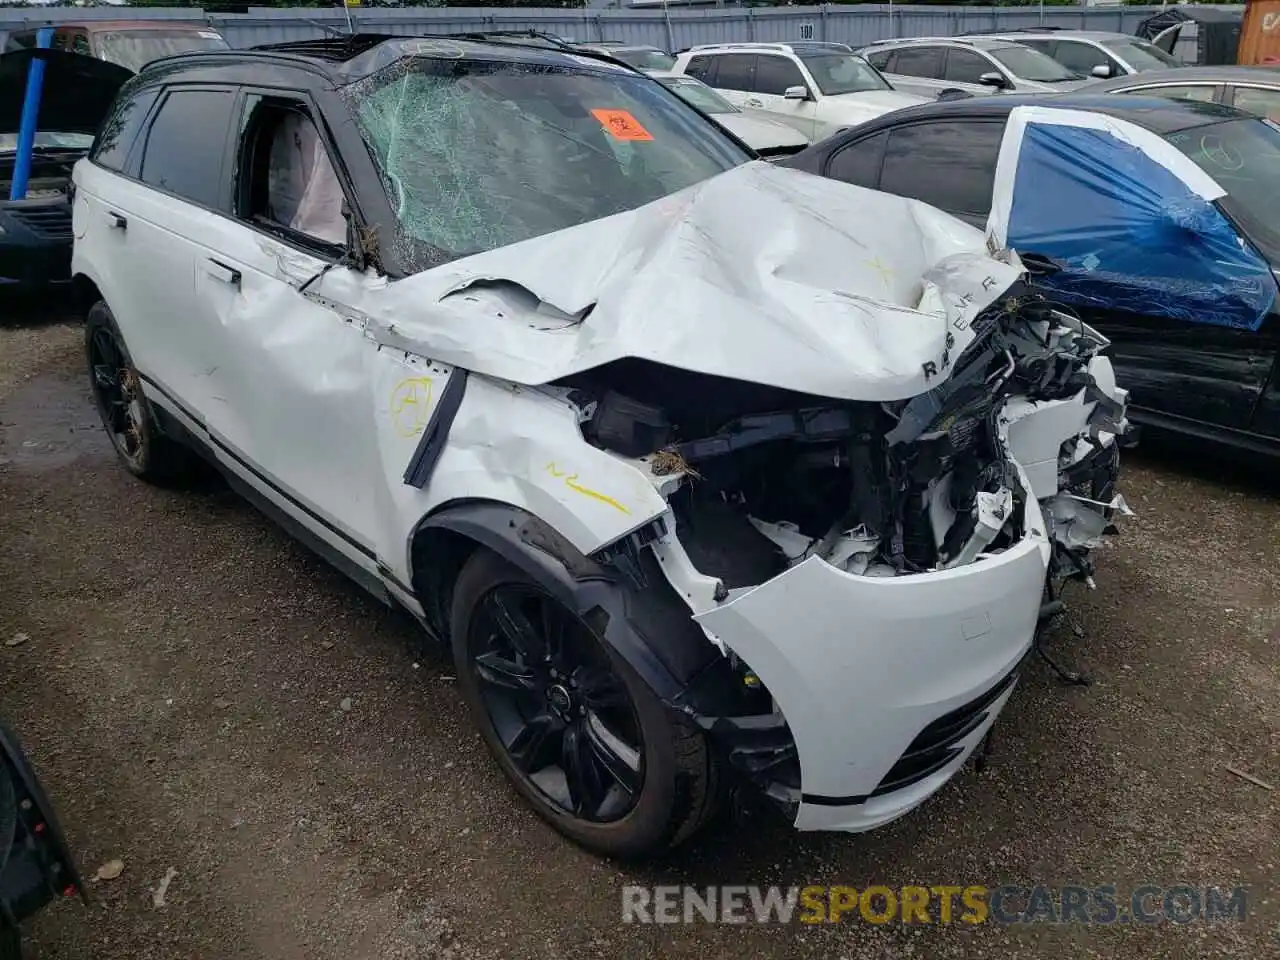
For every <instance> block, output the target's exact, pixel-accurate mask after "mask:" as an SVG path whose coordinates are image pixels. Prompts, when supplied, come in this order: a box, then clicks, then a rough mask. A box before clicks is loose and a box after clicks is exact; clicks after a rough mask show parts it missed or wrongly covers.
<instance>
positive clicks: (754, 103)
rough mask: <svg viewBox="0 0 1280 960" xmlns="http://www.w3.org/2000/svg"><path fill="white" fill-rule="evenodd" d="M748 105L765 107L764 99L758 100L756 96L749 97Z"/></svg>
mask: <svg viewBox="0 0 1280 960" xmlns="http://www.w3.org/2000/svg"><path fill="white" fill-rule="evenodd" d="M747 106H748V107H763V106H764V101H762V100H757V99H756V98H755V97H749V98H748V99H747Z"/></svg>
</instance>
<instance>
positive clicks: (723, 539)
mask: <svg viewBox="0 0 1280 960" xmlns="http://www.w3.org/2000/svg"><path fill="white" fill-rule="evenodd" d="M973 328H974V330H973V332H974V335H975V336H974V339H973V340H972V341H971V342H970V344H969V345H968V347H967V348H966V349H965V350H964V352H963V354H962V355H961V356H959V357H957V358H955V360H954V368H953V369H952V370H951V372H950V376H948V377H947V378H946V379H945V380H943V381H942V382H941V383H940V384H939V385H938V386H937V387H935V388H933V389H932V390H929V391H928V392H926V393H924V394H921V395H919V396H917V397H915V398H912V399H909V400H902V401H894V402H886V403H871V402H840V403H832V402H830V401H824V400H823V399H822V398H818V397H812V396H806V395H803V394H797V393H792V392H788V391H783V390H778V389H774V388H767V387H757V386H753V385H750V384H745V383H741V382H737V381H730V380H714V381H708V378H706V377H705V376H692V375H688V374H683V373H682V372H681V371H678V370H672V369H667V368H661V367H657V366H655V365H651V364H642V363H640V362H635V361H629V362H622V363H618V364H613V365H610V366H609V367H608V368H604V369H602V370H597V371H592V372H591V373H589V374H586V375H582V376H579V377H575V378H573V379H572V381H571V385H572V386H574V387H575V388H577V391H578V392H577V394H576V396H575V399H576V400H577V401H578V403H579V405H580V406H581V407H582V409H583V416H584V418H585V419H584V424H583V432H584V436H586V437H587V439H588V440H589V441H590V442H592V443H594V444H596V445H598V446H600V447H602V448H604V449H608V450H611V451H613V452H616V453H620V454H622V455H624V456H628V457H637V458H644V459H645V460H646V462H647V463H648V464H649V469H650V471H651V472H652V473H653V474H654V475H655V476H657V477H670V478H672V480H681V479H682V480H685V481H687V482H682V483H680V484H679V485H678V487H676V488H674V489H672V492H671V493H670V494H669V495H668V499H669V502H670V503H671V506H672V509H673V512H674V514H675V516H676V519H677V522H678V523H679V525H680V530H681V533H680V539H681V542H682V544H683V545H684V547H685V549H686V551H687V552H688V553H689V556H690V559H691V560H692V561H693V563H694V565H695V566H696V567H697V568H698V570H699V571H701V572H702V573H705V574H708V575H711V576H715V577H718V578H719V579H721V580H722V581H723V582H724V584H725V585H726V587H729V588H735V587H743V586H750V585H753V584H756V583H761V582H763V581H764V580H767V579H769V578H770V577H772V576H775V575H777V574H778V573H780V572H782V571H783V570H785V569H787V568H789V567H792V566H795V565H797V564H799V563H802V562H803V561H805V560H807V559H809V558H810V557H814V556H816V557H820V558H821V559H822V560H824V561H826V562H827V563H829V564H831V565H833V566H835V567H836V568H837V569H840V570H842V571H845V572H847V573H851V574H855V575H861V576H868V577H895V576H901V575H906V574H912V573H919V572H924V571H929V570H939V569H947V568H950V567H955V566H960V565H963V564H967V563H970V562H973V561H974V560H977V559H979V558H981V557H983V556H984V555H989V554H992V553H995V552H999V551H1000V550H1002V549H1004V548H1006V547H1008V546H1010V545H1012V544H1014V543H1017V542H1018V541H1019V540H1021V539H1022V537H1023V536H1024V534H1025V532H1026V531H1025V530H1024V529H1023V527H1022V524H1023V520H1022V518H1023V515H1024V507H1025V503H1026V500H1027V498H1028V497H1029V496H1031V497H1037V495H1038V496H1046V491H1033V490H1029V489H1028V488H1027V484H1026V483H1025V482H1024V479H1023V474H1022V472H1021V471H1020V469H1019V465H1018V464H1016V463H1015V462H1014V460H1013V458H1012V456H1011V453H1010V449H1009V448H1010V444H1009V441H1008V427H1009V424H1010V422H1011V418H1010V417H1009V415H1008V414H1007V413H1006V406H1007V403H1008V401H1010V400H1014V399H1016V401H1017V403H1018V404H1020V405H1021V407H1022V409H1024V410H1026V409H1034V408H1035V406H1036V405H1039V404H1043V403H1045V402H1052V401H1066V400H1071V399H1073V398H1081V399H1082V400H1084V401H1085V402H1088V403H1092V404H1094V409H1093V411H1092V413H1091V414H1090V419H1089V423H1090V429H1089V430H1088V431H1087V432H1086V433H1085V434H1083V435H1073V436H1071V437H1070V439H1069V440H1066V441H1065V442H1063V443H1062V444H1061V448H1060V450H1059V451H1058V464H1057V474H1058V477H1057V480H1058V489H1056V490H1053V491H1048V492H1049V493H1052V494H1053V497H1052V498H1051V499H1049V500H1048V502H1049V504H1050V505H1051V509H1050V511H1049V516H1048V517H1046V522H1048V523H1049V525H1050V526H1051V527H1053V528H1055V529H1054V530H1053V531H1052V532H1054V533H1055V534H1060V535H1056V536H1055V539H1054V560H1053V562H1052V563H1051V567H1050V574H1051V576H1055V575H1056V576H1058V577H1071V576H1075V577H1080V578H1085V577H1088V576H1089V575H1090V574H1091V572H1092V564H1091V561H1090V559H1089V556H1088V554H1089V550H1090V549H1091V548H1092V547H1094V546H1096V545H1097V544H1098V542H1099V537H1100V535H1101V534H1102V533H1103V532H1105V531H1108V530H1110V529H1111V527H1110V515H1111V512H1112V511H1113V510H1114V509H1123V503H1122V501H1121V502H1118V503H1116V502H1109V501H1110V498H1112V496H1113V490H1112V485H1113V484H1114V480H1115V475H1116V472H1117V470H1118V451H1117V445H1116V443H1115V438H1116V436H1117V435H1119V434H1122V433H1123V432H1124V431H1125V429H1127V423H1125V421H1124V409H1123V405H1122V403H1119V402H1117V401H1115V400H1114V399H1112V397H1111V396H1108V395H1107V394H1106V393H1105V392H1104V391H1103V390H1100V389H1099V388H1098V385H1097V384H1096V382H1095V380H1094V377H1093V376H1092V375H1091V374H1090V372H1089V369H1088V368H1089V364H1090V361H1091V360H1092V359H1093V358H1094V357H1095V356H1096V355H1097V354H1098V353H1099V351H1101V350H1102V349H1103V348H1105V347H1106V346H1107V341H1106V340H1105V338H1103V337H1101V336H1099V335H1098V334H1097V333H1095V332H1094V331H1092V330H1091V329H1089V328H1088V327H1087V326H1085V325H1084V324H1083V323H1081V322H1080V320H1079V319H1078V318H1076V317H1075V316H1073V315H1072V314H1071V313H1069V312H1067V311H1065V310H1064V309H1062V308H1060V307H1057V306H1055V305H1054V304H1052V303H1049V302H1047V301H1046V300H1044V299H1043V298H1041V297H1039V296H1035V295H1032V294H1029V293H1026V292H1025V291H1024V290H1023V289H1021V288H1020V286H1019V287H1018V288H1015V289H1012V290H1011V291H1009V292H1008V293H1007V294H1006V295H1005V296H1004V297H1003V298H1001V299H1000V300H998V301H996V302H995V303H993V304H992V305H991V306H990V307H989V308H988V309H987V310H986V311H984V312H983V313H982V314H980V315H979V317H978V318H977V320H976V321H975V323H974V324H973ZM1037 498H1038V497H1037Z"/></svg>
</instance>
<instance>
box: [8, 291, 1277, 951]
mask: <svg viewBox="0 0 1280 960" xmlns="http://www.w3.org/2000/svg"><path fill="white" fill-rule="evenodd" d="M45 313H46V314H47V311H46V312H45ZM15 314H16V316H15ZM0 315H4V316H5V322H4V323H3V324H0V584H2V585H3V586H2V589H0V638H9V637H11V636H12V635H13V634H15V633H25V634H27V635H28V636H29V639H28V640H27V641H26V642H25V643H23V644H21V645H19V646H7V645H6V646H0V665H2V667H0V704H2V706H0V715H2V716H3V719H4V720H5V721H6V722H8V723H9V724H10V725H11V726H12V727H13V728H14V729H16V730H17V731H18V732H19V733H20V735H21V736H22V738H23V740H24V742H25V745H26V747H27V749H28V751H29V753H30V755H31V757H32V759H33V762H34V763H35V764H36V766H37V768H38V770H39V772H40V774H41V776H42V777H43V779H44V781H45V785H46V787H47V788H48V791H49V793H50V794H51V796H52V797H53V798H54V801H55V803H56V804H57V806H58V808H59V811H60V815H61V818H62V820H63V824H64V827H65V828H66V830H67V833H68V835H69V838H70V842H71V844H72V846H73V847H74V849H75V851H76V852H77V855H78V856H79V858H80V861H81V864H82V866H83V868H84V869H85V872H86V873H92V872H93V871H94V870H96V869H97V867H98V866H99V865H101V864H103V863H105V862H106V861H109V860H112V859H115V858H119V859H121V860H122V861H123V862H124V871H123V874H122V875H121V876H120V877H119V878H117V879H114V880H109V881H102V882H99V883H96V884H91V885H90V893H91V903H90V905H89V906H87V907H85V906H81V905H79V904H78V903H72V902H66V903H59V904H55V905H54V906H52V907H51V908H50V909H48V910H46V911H44V912H43V913H42V914H41V915H40V916H38V917H37V918H35V919H34V920H33V921H32V922H31V924H30V926H29V929H28V947H29V950H30V955H31V956H32V957H49V958H52V957H57V958H90V957H92V958H131V960H145V958H162V957H163V958H196V957H199V958H202V960H217V958H223V957H244V958H258V957H261V958H272V960H292V958H298V960H301V958H306V960H329V958H344V960H348V958H357V960H363V958H377V960H398V958H409V957H413V958H418V957H423V958H427V957H441V958H445V957H452V958H464V957H467V958H469V957H478V958H482V957H494V958H498V957H501V958H522V957H565V956H574V957H610V958H612V957H647V956H654V955H662V956H666V957H700V958H707V957H734V958H739V957H743V956H750V957H823V958H849V960H853V958H863V957H865V958H890V957H990V956H999V957H1047V958H1068V957H1072V958H1074V957H1109V958H1110V957H1132V958H1144V960H1145V958H1155V957H1188V958H1190V957H1207V956H1223V957H1239V958H1250V960H1255V958H1261V957H1264V956H1277V955H1278V954H1280V922H1278V921H1280V904H1278V903H1277V891H1276V876H1277V869H1276V868H1277V864H1278V863H1280V816H1277V810H1278V807H1280V790H1277V791H1275V792H1267V791H1265V790H1263V789H1261V788H1259V787H1257V786H1254V785H1252V784H1250V783H1248V782H1246V781H1244V780H1242V779H1239V778H1237V777H1235V776H1232V775H1230V774H1229V773H1227V772H1226V771H1225V770H1224V765H1226V764H1233V765H1236V766H1239V767H1241V768H1243V769H1246V770H1249V771H1252V772H1253V773H1254V774H1255V775H1257V776H1258V777H1260V778H1262V779H1263V780H1266V781H1268V782H1270V783H1272V784H1277V785H1280V732H1278V731H1280V666H1278V664H1277V654H1278V653H1280V589H1277V587H1278V585H1280V503H1278V502H1277V492H1278V488H1280V484H1276V483H1268V482H1266V481H1264V480H1261V479H1259V478H1260V477H1262V476H1265V471H1262V470H1256V469H1255V470H1253V471H1249V470H1236V471H1231V472H1227V475H1226V479H1223V478H1222V477H1223V474H1224V469H1223V468H1222V467H1220V466H1217V465H1213V464H1207V463H1204V462H1201V461H1199V460H1198V461H1197V467H1196V469H1195V470H1194V471H1193V470H1192V469H1191V468H1189V467H1187V466H1185V462H1186V460H1187V459H1188V458H1186V457H1185V456H1184V457H1181V458H1179V457H1175V456H1170V455H1163V456H1156V455H1153V454H1152V453H1150V452H1148V453H1143V454H1138V455H1134V456H1132V457H1130V459H1129V461H1128V463H1127V467H1126V471H1125V478H1124V491H1125V495H1126V496H1127V498H1128V499H1129V501H1130V503H1131V504H1132V505H1133V507H1134V508H1135V510H1136V511H1137V512H1138V514H1139V517H1138V518H1137V519H1136V520H1134V521H1131V522H1129V523H1128V524H1126V525H1125V528H1124V531H1123V535H1122V537H1121V538H1119V540H1118V542H1117V546H1116V548H1115V549H1113V550H1110V551H1108V552H1107V553H1106V555H1105V556H1104V558H1103V560H1102V562H1101V564H1100V574H1099V577H1098V589H1097V590H1096V591H1095V592H1093V593H1088V594H1086V593H1084V592H1083V591H1082V592H1081V593H1080V594H1077V595H1076V596H1075V598H1074V602H1073V605H1072V609H1073V610H1074V611H1075V613H1076V616H1077V618H1078V621H1079V623H1080V624H1081V626H1082V627H1083V628H1084V631H1085V636H1084V638H1083V639H1075V638H1074V637H1071V636H1070V634H1069V632H1067V631H1063V633H1062V635H1061V636H1058V637H1056V638H1055V640H1054V645H1053V646H1054V650H1055V652H1056V653H1058V654H1059V655H1060V657H1061V658H1062V659H1063V660H1064V661H1067V662H1069V663H1071V664H1072V665H1075V666H1079V667H1082V668H1083V669H1086V670H1087V671H1088V672H1089V673H1091V674H1092V675H1093V676H1094V677H1095V679H1096V682H1095V684H1094V685H1093V686H1091V687H1087V688H1081V687H1066V686H1063V685H1061V684H1059V683H1057V682H1056V681H1055V680H1054V679H1053V678H1052V677H1051V676H1050V675H1049V674H1048V673H1047V671H1045V670H1043V669H1041V668H1039V667H1038V666H1034V665H1033V666H1032V667H1031V668H1030V669H1029V670H1028V672H1027V675H1026V677H1025V679H1024V683H1023V684H1022V685H1021V686H1020V687H1019V689H1018V690H1017V692H1016V693H1015V696H1014V698H1013V700H1012V701H1011V703H1010V705H1009V707H1008V709H1007V710H1006V711H1005V714H1004V715H1003V717H1002V718H1001V721H1000V725H999V727H998V731H999V737H998V739H996V740H995V749H994V753H993V756H992V758H991V763H990V764H989V765H988V766H987V768H986V769H985V770H984V771H982V772H981V773H978V772H975V771H973V770H967V771H966V772H964V773H963V774H962V775H961V776H959V777H957V778H956V779H955V781H954V782H953V783H952V784H950V785H949V786H948V787H946V788H945V789H944V790H943V791H941V793H940V794H939V795H938V796H936V797H935V798H934V799H932V800H931V801H930V802H929V803H928V804H926V805H925V806H924V807H923V808H922V809H920V810H918V811H917V812H915V813H913V814H912V815H910V816H908V817H907V818H905V819H903V820H901V821H899V822H897V823H895V824H893V825H891V826H889V827H888V828H886V829H884V830H882V831H880V832H878V833H875V834H871V835H862V836H842V835H801V834H797V833H794V832H792V831H790V830H789V829H786V828H785V827H783V826H778V825H774V824H772V823H770V822H763V823H761V822H752V823H751V824H750V825H749V826H748V827H743V826H741V825H735V824H734V823H733V822H730V821H727V820H726V821H725V822H721V823H718V824H717V825H715V826H714V827H713V828H712V829H711V830H710V832H709V833H707V834H706V835H705V836H703V837H702V838H700V839H698V840H697V841H695V842H694V843H693V844H692V845H691V846H689V847H688V848H687V849H684V850H682V851H681V852H680V853H679V855H678V856H677V858H676V859H674V860H673V861H670V862H668V863H666V864H663V865H660V866H652V867H646V868H639V869H637V868H632V867H626V868H623V867H620V866H618V865H616V864H611V863H607V862H603V861H600V860H597V859H595V858H593V857H591V856H588V855H586V854H584V853H582V852H581V851H579V850H577V849H576V848H574V847H572V846H570V845H569V844H567V843H566V842H564V841H562V840H560V839H559V838H558V836H557V835H555V834H554V833H552V832H551V831H550V830H549V829H547V828H545V827H544V826H543V825H542V824H541V822H540V821H538V820H537V819H536V818H535V817H534V816H533V815H532V814H530V813H529V812H527V811H526V810H525V809H524V808H523V807H522V806H521V805H520V804H519V803H517V802H516V799H515V797H514V794H513V792H512V791H511V790H510V789H509V788H508V787H507V786H506V785H505V783H504V782H503V780H502V779H501V778H500V776H499V774H498V772H497V770H496V768H495V766H494V765H493V763H492V762H491V761H490V759H489V757H488V756H487V754H486V753H485V752H484V749H483V746H482V744H481V742H480V740H479V738H478V736H477V735H476V734H475V733H474V732H473V729H472V726H471V723H470V722H469V720H468V718H467V716H466V715H465V713H464V712H463V707H462V703H461V700H460V698H459V695H458V691H457V690H456V688H455V685H454V683H453V682H452V680H453V678H452V673H453V668H452V665H451V663H449V662H448V660H447V659H446V657H445V656H443V655H442V654H441V653H439V652H437V651H435V650H434V649H424V648H423V647H422V646H421V645H420V643H419V638H418V635H417V634H416V632H415V630H414V627H413V624H412V623H411V622H410V621H409V620H408V619H407V618H405V617H403V616H400V615H396V614H393V613H390V612H388V611H387V610H385V609H383V608H381V607H380V606H378V605H377V604H376V603H375V602H373V601H371V600H370V599H368V598H366V597H365V596H364V595H363V594H362V593H360V592H359V591H358V590H357V589H356V588H354V587H352V586H350V585H349V584H348V583H347V582H346V581H345V580H343V578H342V577H341V576H339V575H338V574H336V573H334V572H332V571H331V570H329V569H328V568H327V567H326V566H325V565H324V564H323V563H322V562H320V561H319V560H317V559H316V558H314V557H313V556H312V555H310V554H309V553H307V552H306V551H305V550H304V549H303V548H301V547H299V546H297V545H295V544H294V543H293V542H292V541H290V540H289V539H288V538H287V537H286V536H285V535H284V534H283V533H281V532H280V531H278V530H277V529H276V528H275V527H273V526H272V525H271V524H270V523H269V522H268V521H266V520H265V519H264V518H262V517H261V516H259V515H258V514H257V513H255V512H254V511H253V510H252V509H251V508H250V507H249V506H248V505H247V504H245V503H244V502H243V501H241V500H239V499H238V498H237V497H235V496H234V495H232V494H231V493H229V492H228V491H226V490H225V489H222V488H220V487H218V486H216V485H210V487H209V489H206V490H202V491H198V492H195V493H185V494H178V493H172V492H166V491H162V490H158V489H154V488H150V487H147V486H145V485H143V484H141V483H138V482H137V481H134V480H132V479H131V478H130V477H129V476H128V475H127V474H126V473H125V472H124V470H123V469H121V468H119V467H118V466H117V465H116V463H115V462H114V459H113V455H112V452H111V449H110V446H109V444H108V442H107V440H106V438H105V436H104V435H103V433H102V431H101V428H100V426H99V424H98V423H97V418H96V416H95V415H94V413H93V411H92V408H91V406H90V404H89V401H88V397H87V387H86V383H85V377H84V375H83V372H82V365H83V361H82V348H81V339H80V331H79V329H78V327H76V326H75V325H74V324H73V323H70V322H59V321H58V320H56V319H54V320H50V319H49V318H48V317H47V315H43V316H42V315H39V314H37V313H36V312H32V311H27V312H26V313H23V312H20V311H16V310H15V309H14V308H13V307H12V306H9V307H5V306H4V305H3V304H0ZM1272 469H1274V468H1272ZM344 707H345V708H349V709H344ZM168 868H173V869H175V870H176V871H177V874H176V876H175V877H173V879H172V882H171V885H170V886H169V888H168V892H167V897H166V903H165V905H164V906H163V907H160V908H156V907H155V906H154V905H153V901H152V893H151V891H152V890H153V889H154V888H155V887H156V886H157V884H158V883H159V881H160V879H161V878H162V877H163V876H164V875H165V873H166V870H167V869H168ZM1147 882H1149V883H1154V884H1160V885H1164V886H1169V885H1172V884H1176V883H1183V882H1185V883H1191V884H1210V883H1213V884H1223V885H1228V886H1230V885H1236V884H1247V885H1249V887H1250V900H1249V918H1248V919H1247V920H1246V921H1245V922H1244V923H1242V924H1237V923H1226V924H1223V923H1219V924H1213V925H1207V924H1203V923H1191V924H1186V925H1175V924H1171V923H1161V924H1157V925H1154V926H1146V925H1137V924H1135V925H1112V926H1098V925H1090V926H1083V925H1081V926H1067V925H1052V924H1034V925H1019V926H1013V927H1009V926H999V925H996V924H984V925H981V926H978V927H965V926H963V925H959V924H956V925H951V926H945V927H943V926H932V927H920V926H915V927H911V926H901V925H887V926H872V925H869V924H866V923H862V922H852V923H848V922H846V923H842V924H839V925H833V926H821V927H809V926H801V925H798V924H790V925H779V924H770V925H752V926H747V927H742V926H728V925H713V924H709V923H705V922H699V923H696V924H690V925H679V926H662V927H655V926H637V925H624V924H622V923H621V922H620V919H619V918H620V913H621V908H620V902H621V901H620V896H621V887H622V886H623V885H624V884H628V883H643V884H652V883H693V884H698V885H705V884H730V883H752V884H783V885H790V884H797V885H804V884H811V883H844V884H850V885H854V886H857V887H863V886H865V885H867V884H872V883H882V884H887V885H889V886H900V885H902V884H916V883H923V884H926V885H937V884H957V885H968V884H983V883H985V884H989V885H994V884H999V883H1019V884H1024V885H1027V884H1032V883H1047V884H1068V883H1083V884H1087V885H1095V884H1103V883H1114V884H1117V885H1118V886H1119V887H1120V888H1121V890H1122V891H1123V890H1124V889H1125V888H1126V887H1127V886H1131V885H1137V884H1140V883H1147ZM1122 899H1123V894H1122Z"/></svg>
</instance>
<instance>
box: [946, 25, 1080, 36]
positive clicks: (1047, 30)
mask: <svg viewBox="0 0 1280 960" xmlns="http://www.w3.org/2000/svg"><path fill="white" fill-rule="evenodd" d="M1075 29H1078V28H1076V27H1063V26H1054V27H1048V26H1045V27H1010V28H1009V29H1008V30H966V31H964V33H958V34H956V36H958V37H1003V36H1004V35H1005V34H1006V33H1053V32H1054V31H1055V30H1075Z"/></svg>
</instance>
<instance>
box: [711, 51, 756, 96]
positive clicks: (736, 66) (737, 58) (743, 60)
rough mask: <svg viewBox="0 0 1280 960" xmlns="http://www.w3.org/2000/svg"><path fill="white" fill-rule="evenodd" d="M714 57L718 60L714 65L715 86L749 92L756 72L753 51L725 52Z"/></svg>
mask: <svg viewBox="0 0 1280 960" xmlns="http://www.w3.org/2000/svg"><path fill="white" fill-rule="evenodd" d="M716 59H717V60H718V61H719V63H718V64H717V66H716V86H717V87H720V88H721V89H724V90H742V91H745V92H747V93H750V92H751V90H752V89H753V88H752V84H753V83H754V80H755V72H756V56H755V54H754V53H726V54H724V55H723V56H719V57H716Z"/></svg>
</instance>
